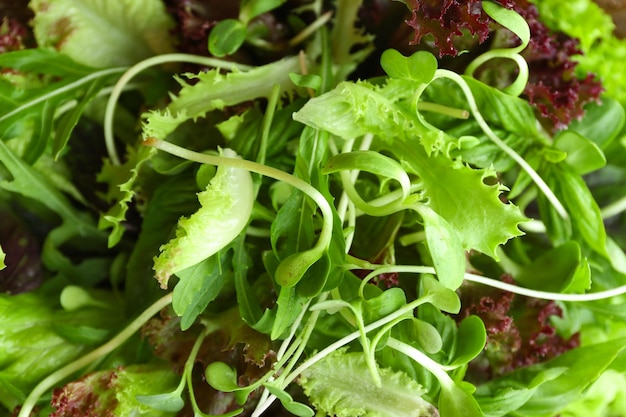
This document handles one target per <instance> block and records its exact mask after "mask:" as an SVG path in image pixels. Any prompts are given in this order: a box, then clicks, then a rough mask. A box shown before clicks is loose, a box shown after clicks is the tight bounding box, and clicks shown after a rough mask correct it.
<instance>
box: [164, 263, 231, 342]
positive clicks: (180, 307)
mask: <svg viewBox="0 0 626 417" xmlns="http://www.w3.org/2000/svg"><path fill="white" fill-rule="evenodd" d="M221 258H222V257H220V255H219V253H218V254H216V255H214V256H211V257H209V258H207V259H205V260H204V261H202V262H200V263H198V264H196V265H194V266H191V267H189V268H187V269H185V270H183V271H180V272H178V273H177V274H176V275H177V276H178V277H179V278H180V281H179V282H178V284H176V287H174V297H173V299H172V307H173V308H174V311H175V312H176V314H178V315H179V316H180V317H181V321H180V328H181V330H187V329H188V328H189V327H191V325H192V324H193V323H194V322H195V320H196V318H197V317H198V316H199V315H200V314H202V312H203V311H204V310H205V309H206V307H207V306H208V305H209V303H210V302H211V301H213V300H214V299H215V298H216V297H217V296H218V294H219V293H220V291H221V290H222V287H223V286H224V282H225V273H224V271H222V270H221V262H222V261H224V260H223V259H221ZM224 262H225V261H224Z"/></svg>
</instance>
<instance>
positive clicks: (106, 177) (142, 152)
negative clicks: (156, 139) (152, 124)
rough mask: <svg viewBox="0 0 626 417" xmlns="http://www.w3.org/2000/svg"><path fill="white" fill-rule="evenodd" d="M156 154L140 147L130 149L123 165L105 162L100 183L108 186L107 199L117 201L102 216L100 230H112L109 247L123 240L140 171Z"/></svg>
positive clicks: (99, 179)
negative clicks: (124, 226) (125, 221)
mask: <svg viewBox="0 0 626 417" xmlns="http://www.w3.org/2000/svg"><path fill="white" fill-rule="evenodd" d="M155 153H156V150H155V149H153V148H149V147H147V146H140V147H139V149H133V148H129V149H128V155H127V160H126V162H125V163H124V164H123V165H113V164H111V163H110V161H109V160H105V162H104V165H103V167H102V171H101V172H100V174H99V175H98V181H99V182H103V183H106V184H107V185H108V191H107V193H106V195H105V199H106V200H107V201H109V202H113V201H115V204H114V205H113V206H112V207H111V208H110V209H109V210H108V211H107V212H105V213H103V214H102V215H101V217H100V220H99V222H98V228H99V229H101V230H105V229H109V228H111V229H112V230H111V234H110V235H109V242H108V245H109V247H113V246H115V245H117V243H119V241H120V239H121V238H122V234H123V233H124V228H123V226H122V222H123V221H124V220H126V213H127V212H128V207H129V204H130V202H131V201H132V199H133V197H134V196H135V192H136V189H135V188H136V186H137V185H136V182H137V178H138V175H139V171H140V169H141V167H142V165H143V164H145V163H146V162H147V161H148V160H150V159H151V158H152V156H154V154H155Z"/></svg>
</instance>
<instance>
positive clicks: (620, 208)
mask: <svg viewBox="0 0 626 417" xmlns="http://www.w3.org/2000/svg"><path fill="white" fill-rule="evenodd" d="M624 211H626V196H624V197H622V198H620V199H619V200H617V201H615V202H613V203H611V204H609V205H608V206H606V207H604V208H603V209H602V210H601V213H602V218H603V219H608V218H609V217H613V216H617V215H618V214H621V213H623V212H624Z"/></svg>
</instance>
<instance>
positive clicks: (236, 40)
mask: <svg viewBox="0 0 626 417" xmlns="http://www.w3.org/2000/svg"><path fill="white" fill-rule="evenodd" d="M246 35H247V30H246V25H245V24H244V23H243V22H241V21H240V20H236V19H224V20H221V21H220V22H219V23H218V24H217V25H215V26H214V27H213V29H211V33H210V34H209V52H211V53H212V54H213V55H215V56H219V57H222V56H226V55H231V54H233V53H235V52H236V51H237V50H238V49H239V48H240V47H241V45H243V42H244V41H245V40H246Z"/></svg>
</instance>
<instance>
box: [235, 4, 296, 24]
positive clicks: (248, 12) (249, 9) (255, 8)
mask: <svg viewBox="0 0 626 417" xmlns="http://www.w3.org/2000/svg"><path fill="white" fill-rule="evenodd" d="M286 1H287V0H244V1H242V2H241V9H240V11H239V18H240V19H241V21H243V22H245V23H247V22H249V21H250V20H252V19H254V18H255V17H257V16H259V15H261V14H263V13H266V12H269V11H270V10H273V9H275V8H277V7H279V6H280V5H281V4H283V3H285V2H286Z"/></svg>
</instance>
